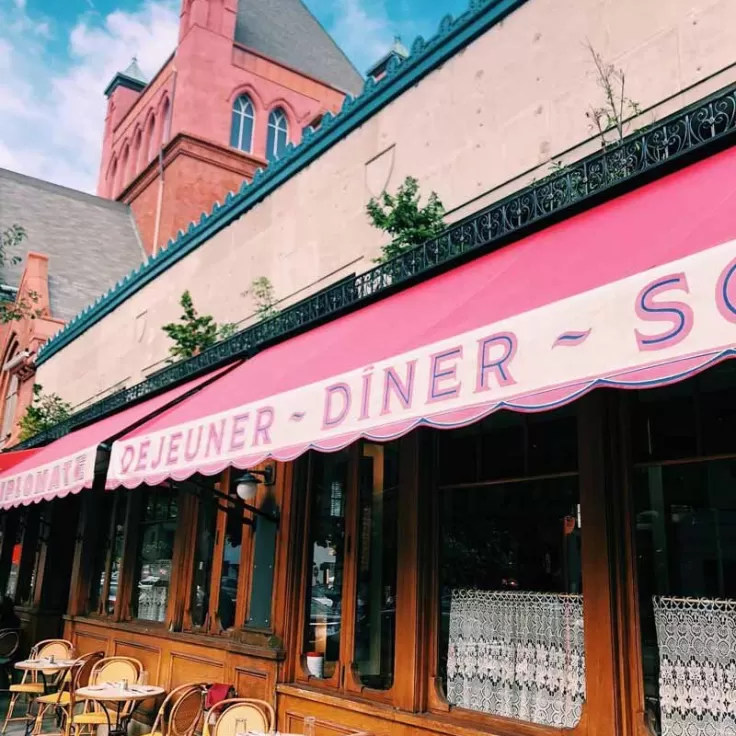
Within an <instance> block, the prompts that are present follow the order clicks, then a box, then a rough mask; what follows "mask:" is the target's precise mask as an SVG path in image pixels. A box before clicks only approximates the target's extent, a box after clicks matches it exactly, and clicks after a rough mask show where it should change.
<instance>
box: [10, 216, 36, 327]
mask: <svg viewBox="0 0 736 736" xmlns="http://www.w3.org/2000/svg"><path fill="white" fill-rule="evenodd" d="M26 237H27V234H26V231H25V229H24V228H23V227H21V226H20V225H17V224H14V225H11V226H10V227H7V228H5V230H3V231H1V232H0V269H1V268H2V267H4V266H14V265H16V264H18V263H20V262H21V261H22V260H23V258H22V257H21V256H19V255H17V254H14V253H13V252H12V251H13V249H14V248H17V247H18V246H19V245H20V244H21V243H22V242H23V241H24V240H25V239H26ZM36 302H38V294H37V293H36V292H35V291H29V292H27V293H26V294H24V295H21V296H20V297H18V298H16V299H15V301H0V324H7V323H8V322H13V321H17V320H20V319H23V318H24V317H29V318H30V319H35V318H36V317H40V316H41V310H39V309H36V308H35V307H34V306H33V305H34V304H35V303H36Z"/></svg>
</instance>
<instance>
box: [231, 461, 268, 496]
mask: <svg viewBox="0 0 736 736" xmlns="http://www.w3.org/2000/svg"><path fill="white" fill-rule="evenodd" d="M259 475H261V476H263V481H260V480H259V479H258V477H257V476H259ZM275 475H276V473H275V472H274V466H273V465H267V466H266V468H265V469H264V470H246V471H245V472H244V473H243V474H242V475H240V476H238V477H237V478H235V492H236V493H237V494H238V498H240V499H242V500H243V501H245V502H246V503H252V502H253V501H254V500H255V497H256V494H257V493H258V484H259V483H261V482H262V483H263V485H266V486H272V485H273V484H274V482H275Z"/></svg>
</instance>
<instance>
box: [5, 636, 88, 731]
mask: <svg viewBox="0 0 736 736" xmlns="http://www.w3.org/2000/svg"><path fill="white" fill-rule="evenodd" d="M73 652H74V645H73V644H72V643H71V642H70V641H67V640H66V639H44V640H43V641H40V642H38V644H36V645H35V646H33V647H32V648H31V653H30V656H29V659H44V658H45V657H51V656H53V657H55V658H56V659H71V656H72V653H73ZM39 675H40V676H39ZM65 676H66V673H65V672H57V671H56V670H48V671H43V672H41V673H39V672H38V671H32V670H25V672H24V673H23V678H22V679H21V681H20V682H19V683H18V684H16V685H10V687H9V688H8V690H9V691H10V703H9V704H8V712H7V713H6V714H5V721H4V722H3V727H2V730H1V731H0V733H5V731H6V730H7V728H8V723H10V722H11V721H25V720H27V718H28V715H29V714H28V707H29V705H30V703H31V699H32V698H33V696H34V695H43V694H44V693H45V692H46V691H47V690H48V689H49V688H56V687H57V686H58V685H59V683H60V682H61V680H63V678H64V677H65ZM21 696H22V697H24V698H25V701H26V712H25V714H24V715H22V716H17V717H15V718H14V717H13V713H14V712H15V706H16V705H17V703H18V700H19V698H20V697H21Z"/></svg>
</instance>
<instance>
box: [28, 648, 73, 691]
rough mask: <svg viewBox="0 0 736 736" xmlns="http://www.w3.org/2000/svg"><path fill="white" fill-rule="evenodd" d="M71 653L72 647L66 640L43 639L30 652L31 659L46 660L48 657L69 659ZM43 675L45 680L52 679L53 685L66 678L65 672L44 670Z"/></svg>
mask: <svg viewBox="0 0 736 736" xmlns="http://www.w3.org/2000/svg"><path fill="white" fill-rule="evenodd" d="M73 653H74V645H73V644H72V643H71V642H70V641H67V640H66V639H44V640H43V641H39V642H38V644H36V646H35V647H34V648H33V649H32V650H31V659H47V658H48V657H54V658H55V659H71V658H72V655H73ZM43 674H44V675H45V676H46V677H47V678H52V679H53V681H54V682H55V683H58V682H59V681H61V680H62V679H63V678H64V677H65V676H66V672H63V671H62V672H60V671H59V670H44V672H43Z"/></svg>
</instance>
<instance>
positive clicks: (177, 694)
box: [151, 682, 205, 736]
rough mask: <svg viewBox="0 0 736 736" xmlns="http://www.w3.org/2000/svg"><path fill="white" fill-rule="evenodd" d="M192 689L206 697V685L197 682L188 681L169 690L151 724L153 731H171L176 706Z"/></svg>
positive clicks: (166, 733) (166, 732)
mask: <svg viewBox="0 0 736 736" xmlns="http://www.w3.org/2000/svg"><path fill="white" fill-rule="evenodd" d="M191 691H196V692H198V693H200V694H201V696H202V698H203V697H204V692H205V685H204V684H200V683H195V682H188V683H186V684H185V685H179V686H178V687H175V688H173V689H172V690H169V694H168V695H167V696H166V697H165V698H164V701H163V703H161V707H160V708H159V709H158V713H157V714H156V718H155V720H154V721H153V726H151V733H156V734H162V736H167V735H168V733H169V723H170V721H171V714H172V712H173V709H174V707H175V706H176V704H177V703H178V702H179V700H180V699H181V698H183V697H186V696H187V695H188V694H189V693H190V692H191Z"/></svg>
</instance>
